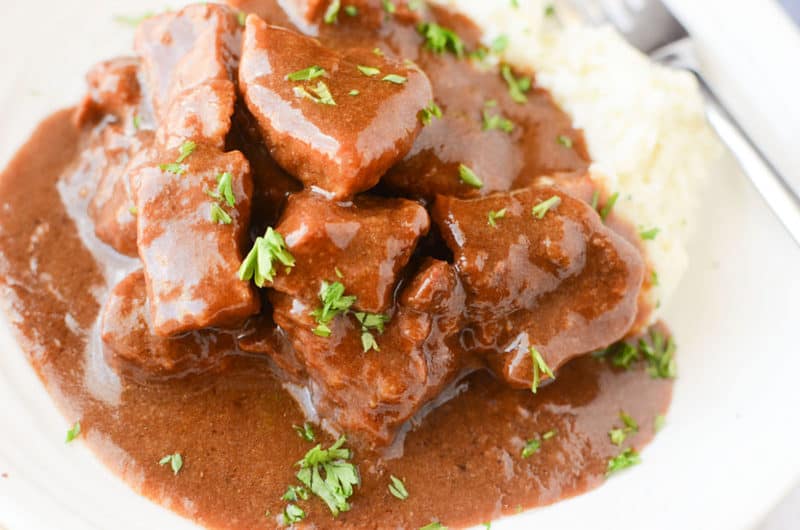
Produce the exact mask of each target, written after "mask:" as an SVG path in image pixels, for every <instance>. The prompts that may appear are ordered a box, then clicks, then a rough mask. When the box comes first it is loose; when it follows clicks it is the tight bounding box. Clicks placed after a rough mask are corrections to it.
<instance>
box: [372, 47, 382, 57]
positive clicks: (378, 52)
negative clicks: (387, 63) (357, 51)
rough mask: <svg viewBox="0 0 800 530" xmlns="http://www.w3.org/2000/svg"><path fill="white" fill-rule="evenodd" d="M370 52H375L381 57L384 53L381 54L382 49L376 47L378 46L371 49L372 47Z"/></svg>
mask: <svg viewBox="0 0 800 530" xmlns="http://www.w3.org/2000/svg"><path fill="white" fill-rule="evenodd" d="M372 53H374V54H375V55H377V56H378V57H383V55H384V54H383V50H381V49H380V48H378V47H375V48H373V49H372Z"/></svg>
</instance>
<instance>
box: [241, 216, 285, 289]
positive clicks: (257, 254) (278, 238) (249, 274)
mask: <svg viewBox="0 0 800 530" xmlns="http://www.w3.org/2000/svg"><path fill="white" fill-rule="evenodd" d="M275 261H279V262H281V263H282V264H283V265H284V266H285V267H287V268H288V267H294V264H295V261H294V256H292V254H291V253H290V252H289V250H287V248H286V242H285V241H284V240H283V236H282V235H281V234H280V233H278V232H276V231H275V230H273V229H272V227H269V228H267V231H266V232H265V233H264V236H263V237H259V238H257V239H256V241H255V243H254V244H253V248H252V249H250V252H249V253H248V254H247V256H246V257H245V258H244V261H243V262H242V265H241V267H239V279H240V280H242V281H250V280H251V279H254V280H255V283H256V285H257V286H258V287H263V286H264V284H265V283H266V282H272V280H274V279H275V274H276V273H275Z"/></svg>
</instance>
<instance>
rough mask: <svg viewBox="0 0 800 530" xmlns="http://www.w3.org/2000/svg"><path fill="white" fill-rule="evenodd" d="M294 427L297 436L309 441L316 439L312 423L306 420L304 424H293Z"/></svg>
mask: <svg viewBox="0 0 800 530" xmlns="http://www.w3.org/2000/svg"><path fill="white" fill-rule="evenodd" d="M292 429H294V430H295V432H296V433H297V436H299V437H300V438H302V439H303V440H305V441H307V442H313V441H314V428H313V427H312V426H311V424H310V423H308V422H305V423H304V424H303V425H302V426H300V425H292Z"/></svg>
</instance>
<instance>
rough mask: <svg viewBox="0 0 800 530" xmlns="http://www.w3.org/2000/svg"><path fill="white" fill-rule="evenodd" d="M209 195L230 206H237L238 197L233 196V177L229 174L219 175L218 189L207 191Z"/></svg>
mask: <svg viewBox="0 0 800 530" xmlns="http://www.w3.org/2000/svg"><path fill="white" fill-rule="evenodd" d="M206 193H208V195H209V196H210V197H212V198H214V199H217V200H218V201H225V202H226V203H227V204H228V206H235V205H236V195H234V194H233V175H231V174H230V173H229V172H227V171H226V172H224V173H220V174H219V175H217V189H216V190H214V191H206Z"/></svg>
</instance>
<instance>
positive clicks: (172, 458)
mask: <svg viewBox="0 0 800 530" xmlns="http://www.w3.org/2000/svg"><path fill="white" fill-rule="evenodd" d="M167 464H169V467H171V468H172V473H173V474H175V475H177V474H178V471H180V470H181V468H182V467H183V457H182V456H181V454H180V453H174V454H171V455H167V456H165V457H164V458H162V459H161V460H159V461H158V465H160V466H165V465H167Z"/></svg>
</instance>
